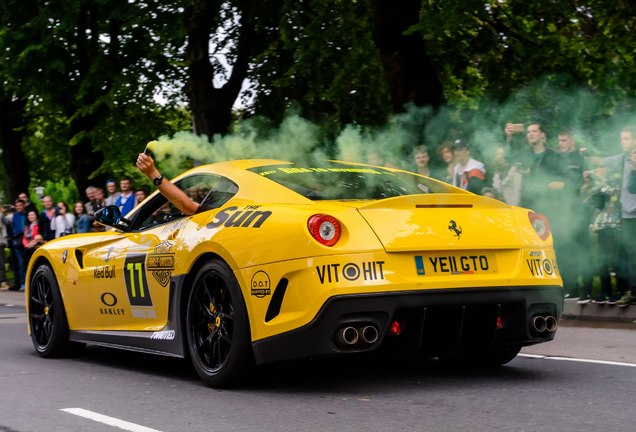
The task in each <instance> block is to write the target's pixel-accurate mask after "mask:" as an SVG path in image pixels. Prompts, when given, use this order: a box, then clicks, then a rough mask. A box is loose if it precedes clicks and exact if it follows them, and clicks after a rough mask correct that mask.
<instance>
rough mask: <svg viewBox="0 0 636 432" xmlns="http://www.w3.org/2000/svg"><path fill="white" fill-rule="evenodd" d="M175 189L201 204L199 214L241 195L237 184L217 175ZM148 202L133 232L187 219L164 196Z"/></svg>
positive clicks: (194, 179)
mask: <svg viewBox="0 0 636 432" xmlns="http://www.w3.org/2000/svg"><path fill="white" fill-rule="evenodd" d="M175 185H176V186H177V187H178V188H179V189H181V190H182V191H183V192H184V193H185V194H186V195H188V196H189V197H190V198H191V199H192V200H193V201H194V202H196V203H198V204H199V209H198V210H197V213H201V212H203V211H207V210H211V209H214V208H217V207H219V206H221V205H223V204H224V203H226V202H227V201H228V200H229V199H230V198H232V197H233V196H234V195H235V194H236V193H237V192H238V186H237V185H236V184H235V183H234V182H232V181H231V180H229V179H227V178H225V177H221V176H218V175H214V174H195V175H192V176H189V177H186V178H184V179H181V180H179V181H177V182H175ZM147 201H149V202H148V203H146V202H144V203H143V204H142V205H143V206H144V207H143V208H142V209H140V211H139V212H138V213H137V214H136V215H135V218H134V220H133V223H132V229H133V230H140V231H142V230H146V229H149V228H153V227H155V226H158V225H162V224H164V223H168V222H171V221H174V220H177V219H180V218H183V217H185V215H184V214H183V213H182V212H181V211H180V210H179V209H177V208H176V207H175V206H174V205H173V204H172V203H170V202H169V201H168V200H167V199H166V198H165V197H164V196H163V195H161V194H157V195H155V196H154V197H153V198H152V199H151V200H147Z"/></svg>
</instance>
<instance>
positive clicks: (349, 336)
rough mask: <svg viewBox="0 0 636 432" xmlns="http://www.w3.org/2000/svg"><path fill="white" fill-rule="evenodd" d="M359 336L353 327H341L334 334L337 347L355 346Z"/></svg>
mask: <svg viewBox="0 0 636 432" xmlns="http://www.w3.org/2000/svg"><path fill="white" fill-rule="evenodd" d="M358 339H359V334H358V329H356V328H355V327H343V328H341V329H340V330H338V331H337V332H336V342H337V343H338V345H355V344H356V343H358Z"/></svg>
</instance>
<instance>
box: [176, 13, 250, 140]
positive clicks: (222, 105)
mask: <svg viewBox="0 0 636 432" xmlns="http://www.w3.org/2000/svg"><path fill="white" fill-rule="evenodd" d="M220 3H221V2H213V1H209V0H194V1H193V2H192V6H191V7H189V8H188V9H187V10H186V14H185V16H186V19H185V22H186V31H187V34H188V47H187V49H186V59H187V61H188V62H189V65H190V67H189V72H188V73H189V78H188V84H187V89H186V92H187V94H188V97H189V99H190V108H191V110H192V117H193V123H194V132H195V133H196V134H197V135H207V136H208V137H209V138H211V137H212V136H213V135H214V134H225V133H227V132H228V131H229V128H230V125H231V123H232V107H233V106H234V102H235V101H236V98H237V97H238V95H239V93H240V91H241V86H242V84H243V80H244V79H245V78H246V76H247V71H248V67H249V61H250V59H251V53H252V51H253V46H254V45H255V42H256V41H255V32H254V31H253V26H252V24H251V22H250V21H251V19H250V16H249V13H248V10H249V7H250V5H249V3H250V2H249V0H248V1H245V2H240V1H239V2H238V4H237V7H238V8H239V13H240V14H241V22H240V24H239V25H240V29H239V30H238V31H239V32H240V34H239V36H238V38H237V40H236V48H235V49H236V50H237V56H236V61H235V62H234V64H233V65H231V67H232V72H231V75H230V77H229V79H228V81H227V82H226V83H225V84H224V85H223V86H222V87H221V88H215V87H214V84H213V80H214V77H215V70H214V67H213V65H212V64H211V63H210V52H209V45H210V35H211V33H212V32H213V31H216V26H217V24H218V16H219V8H220Z"/></svg>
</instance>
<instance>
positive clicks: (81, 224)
mask: <svg viewBox="0 0 636 432" xmlns="http://www.w3.org/2000/svg"><path fill="white" fill-rule="evenodd" d="M73 211H74V212H75V232H76V233H86V232H89V231H90V229H91V218H90V216H89V215H88V214H87V213H86V207H84V203H83V202H81V201H78V202H76V203H75V205H74V206H73Z"/></svg>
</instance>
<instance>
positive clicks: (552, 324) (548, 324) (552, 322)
mask: <svg viewBox="0 0 636 432" xmlns="http://www.w3.org/2000/svg"><path fill="white" fill-rule="evenodd" d="M558 327H559V322H558V321H557V319H556V318H555V317H553V316H552V315H548V316H547V317H545V329H546V330H547V331H549V332H550V333H554V332H555V331H557V328H558Z"/></svg>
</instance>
